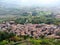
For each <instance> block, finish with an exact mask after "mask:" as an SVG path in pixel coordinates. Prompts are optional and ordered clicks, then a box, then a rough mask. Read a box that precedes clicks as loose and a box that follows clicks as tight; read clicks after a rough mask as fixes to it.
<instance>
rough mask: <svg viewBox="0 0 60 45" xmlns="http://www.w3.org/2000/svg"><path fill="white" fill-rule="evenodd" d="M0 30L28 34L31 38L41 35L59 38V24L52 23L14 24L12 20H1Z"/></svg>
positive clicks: (18, 34)
mask: <svg viewBox="0 0 60 45" xmlns="http://www.w3.org/2000/svg"><path fill="white" fill-rule="evenodd" d="M0 31H6V32H13V33H14V34H16V35H17V36H20V35H22V36H24V35H28V36H31V37H33V38H37V39H38V38H40V37H41V36H45V37H49V38H52V37H53V38H57V39H60V35H59V34H60V25H58V26H57V25H53V24H50V25H48V24H31V23H27V24H24V25H23V24H16V23H15V22H14V21H9V22H3V23H2V24H0Z"/></svg>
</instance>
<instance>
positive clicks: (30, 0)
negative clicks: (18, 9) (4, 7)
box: [0, 0, 60, 6]
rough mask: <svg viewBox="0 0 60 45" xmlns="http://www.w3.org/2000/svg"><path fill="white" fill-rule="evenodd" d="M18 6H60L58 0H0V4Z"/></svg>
mask: <svg viewBox="0 0 60 45" xmlns="http://www.w3.org/2000/svg"><path fill="white" fill-rule="evenodd" d="M2 3H6V4H8V5H9V4H14V5H20V6H60V0H0V4H2Z"/></svg>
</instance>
